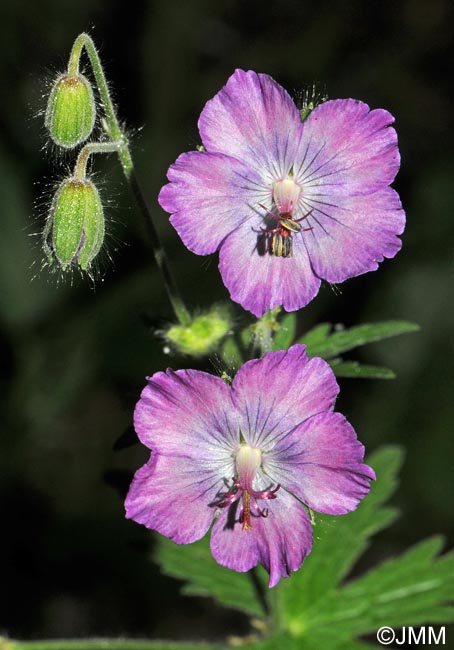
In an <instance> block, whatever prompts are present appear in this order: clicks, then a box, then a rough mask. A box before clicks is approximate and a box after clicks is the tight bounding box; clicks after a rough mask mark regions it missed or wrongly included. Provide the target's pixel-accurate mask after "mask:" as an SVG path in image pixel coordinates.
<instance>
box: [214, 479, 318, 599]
mask: <svg viewBox="0 0 454 650" xmlns="http://www.w3.org/2000/svg"><path fill="white" fill-rule="evenodd" d="M259 505H263V504H262V502H260V504H259ZM237 507H238V502H237V503H234V504H233V505H232V506H230V508H229V509H228V511H227V510H224V511H223V512H221V514H220V515H219V518H218V519H217V520H216V523H215V524H214V526H213V531H212V534H211V553H212V554H213V557H214V559H215V560H216V562H218V563H219V564H221V565H222V566H226V567H228V568H229V569H234V570H235V571H240V572H244V571H249V569H252V567H254V566H256V565H257V564H262V565H263V566H264V567H265V569H266V570H267V571H268V572H269V574H270V582H269V586H270V587H274V586H275V585H276V584H277V583H278V582H279V580H280V579H281V578H287V577H288V576H289V575H290V573H291V572H292V571H297V570H298V569H299V568H300V566H301V564H302V563H303V561H304V559H305V557H306V556H307V555H308V554H309V553H310V551H311V548H312V526H311V523H310V521H309V517H308V516H307V514H306V511H305V510H304V508H303V506H302V505H301V504H300V503H298V501H297V500H296V499H295V498H294V497H292V496H291V495H289V494H287V493H286V492H285V491H284V490H281V491H279V493H278V498H277V499H276V500H275V501H267V502H266V507H267V508H268V511H269V514H268V517H256V516H253V517H252V530H245V531H243V530H242V525H241V524H240V523H239V522H238V521H237V519H238V517H236V514H235V513H236V510H237ZM235 519H236V521H235Z"/></svg>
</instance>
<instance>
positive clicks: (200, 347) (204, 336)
mask: <svg viewBox="0 0 454 650" xmlns="http://www.w3.org/2000/svg"><path fill="white" fill-rule="evenodd" d="M231 326H232V323H231V320H230V318H229V315H228V312H227V310H225V309H219V308H217V309H216V308H215V309H212V310H211V311H210V312H208V313H206V314H200V315H199V316H195V317H194V318H193V319H192V321H191V323H190V324H189V325H172V326H171V327H170V328H169V329H168V330H167V332H166V338H167V340H168V341H169V342H170V343H171V344H172V346H173V347H174V348H176V349H177V350H178V351H179V352H182V353H183V354H190V355H192V356H195V357H199V356H202V355H204V354H209V353H210V352H211V351H212V350H213V349H214V348H215V347H216V346H217V344H218V343H219V342H220V341H221V339H222V338H223V337H224V336H225V335H226V334H227V333H228V332H229V330H230V328H231Z"/></svg>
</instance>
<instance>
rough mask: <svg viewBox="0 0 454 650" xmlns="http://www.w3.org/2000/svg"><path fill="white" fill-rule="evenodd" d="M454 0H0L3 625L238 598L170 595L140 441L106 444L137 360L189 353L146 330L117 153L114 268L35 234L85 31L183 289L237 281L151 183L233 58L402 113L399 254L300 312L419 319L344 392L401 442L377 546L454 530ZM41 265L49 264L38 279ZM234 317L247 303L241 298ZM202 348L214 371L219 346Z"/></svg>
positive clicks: (78, 625)
mask: <svg viewBox="0 0 454 650" xmlns="http://www.w3.org/2000/svg"><path fill="white" fill-rule="evenodd" d="M450 5H451V3H450V1H449V0H431V1H430V2H427V1H426V0H413V1H412V0H407V1H401V2H399V1H398V2H396V1H395V0H394V1H392V2H391V1H384V2H380V3H373V2H361V1H360V0H356V1H355V0H346V1H345V2H337V3H336V2H328V1H326V0H317V2H309V1H307V0H304V1H300V2H298V1H297V0H293V1H291V0H281V1H280V2H265V1H264V0H261V1H260V2H259V1H256V0H253V1H250V2H246V1H244V2H240V1H236V2H235V1H234V0H230V1H228V0H218V1H217V2H214V1H213V0H206V1H205V0H197V1H193V2H185V1H184V0H175V1H173V2H156V1H151V2H144V1H140V0H134V2H120V1H117V2H107V1H105V0H77V2H68V1H67V0H65V1H62V0H40V2H36V3H31V2H27V1H26V0H16V2H3V3H2V5H1V9H0V43H1V51H2V56H1V63H0V66H1V68H0V71H1V78H0V89H1V97H2V101H1V102H0V128H1V133H2V141H1V144H0V218H1V227H0V233H1V236H0V346H1V347H0V351H1V363H0V382H1V386H0V402H1V408H2V423H1V424H2V426H1V440H0V445H1V447H0V472H1V475H0V482H1V485H0V489H1V506H0V517H1V519H0V520H1V537H0V546H1V547H2V548H1V551H2V552H1V556H0V557H1V566H0V575H1V587H0V598H1V599H2V600H3V602H2V603H0V633H1V632H8V633H9V634H10V635H11V636H12V637H22V638H40V637H45V636H49V637H53V636H83V635H117V634H128V635H130V636H140V635H144V636H151V635H152V636H161V637H166V636H172V637H176V636H185V635H186V636H192V637H205V638H209V637H215V636H216V635H218V634H224V633H225V631H226V630H229V632H241V631H244V629H246V627H245V622H244V621H243V619H242V618H241V617H240V616H239V615H233V614H232V615H230V614H229V613H226V614H225V613H223V612H222V611H221V609H220V608H216V607H215V606H214V605H213V604H212V603H210V602H205V601H202V600H189V599H187V600H184V599H181V598H179V597H178V595H177V594H178V583H177V582H176V581H172V580H170V579H167V578H164V577H161V576H160V575H159V571H158V569H157V567H156V566H155V565H154V564H153V563H152V562H151V561H150V552H151V547H152V536H151V535H150V533H149V532H147V531H146V530H145V529H143V528H141V527H140V526H138V525H136V524H134V523H132V522H129V521H126V520H125V519H124V514H123V502H122V501H123V497H122V495H123V494H124V490H125V489H126V487H127V485H128V482H129V480H130V477H131V475H132V472H133V471H134V470H135V469H136V468H137V467H139V465H141V464H142V462H143V461H144V460H145V458H146V457H147V452H146V451H145V450H143V449H141V448H140V447H139V446H138V445H135V446H132V447H130V448H128V449H124V450H121V451H115V450H114V449H113V446H114V444H115V441H116V440H117V439H118V438H119V437H120V436H121V434H123V433H124V431H125V430H126V429H127V428H128V427H129V426H130V424H131V414H132V409H133V406H134V404H135V401H136V400H137V398H138V395H139V392H140V390H141V388H142V386H143V384H144V376H145V375H146V374H151V373H153V372H154V371H156V370H158V369H162V368H164V367H166V365H170V364H171V365H172V366H173V367H175V368H176V367H187V366H194V362H193V361H191V360H188V359H178V358H172V359H169V358H168V357H166V356H165V355H164V354H163V351H162V348H163V343H162V341H161V340H160V339H159V338H158V337H157V336H156V335H155V333H154V332H155V330H156V329H159V328H162V327H164V326H165V324H166V323H168V322H169V321H170V320H171V318H172V313H171V311H170V307H169V305H168V302H167V299H166V295H165V292H164V289H163V286H162V283H161V281H160V277H159V275H158V273H157V271H156V267H155V265H154V262H153V259H152V257H151V255H150V252H149V250H148V249H147V247H146V245H145V244H143V232H142V224H141V222H140V218H139V217H138V215H137V213H136V212H135V210H134V207H133V203H132V201H131V197H130V195H129V192H128V190H127V188H126V187H125V184H124V182H123V180H122V176H121V172H120V171H119V165H118V163H117V161H116V159H115V158H114V157H110V158H109V159H107V158H105V159H103V160H101V159H100V158H98V159H97V160H96V163H95V165H94V168H95V170H96V174H97V177H96V178H97V182H98V184H99V185H100V187H101V190H102V192H103V197H104V200H105V206H106V213H107V214H108V218H109V237H108V252H109V254H110V255H111V257H112V258H113V261H112V262H110V261H109V260H108V259H107V256H104V257H105V260H104V262H102V264H101V266H102V274H101V275H103V278H102V279H99V280H98V281H97V282H96V284H95V287H94V289H93V287H92V286H91V285H90V283H89V282H88V281H80V280H79V279H78V278H77V277H76V276H74V277H73V279H72V281H71V280H66V281H61V279H60V280H59V279H58V277H57V276H56V275H53V276H52V275H50V274H49V273H48V271H46V270H44V271H43V272H40V267H41V260H42V254H41V251H40V246H39V237H37V236H36V233H39V231H40V230H41V229H42V226H43V223H44V219H45V216H46V205H47V203H46V202H47V201H48V199H49V196H50V194H51V193H52V187H54V183H55V182H56V181H58V179H59V178H61V177H62V174H63V175H64V174H65V173H66V170H67V169H68V165H69V164H70V162H71V160H72V158H71V156H69V155H66V156H61V155H59V156H58V155H57V154H56V152H55V150H54V149H53V148H52V147H49V146H47V147H46V146H45V145H46V138H45V133H44V128H43V119H42V114H40V111H41V112H42V110H43V108H44V107H45V99H44V98H43V97H44V96H45V95H46V93H47V92H48V90H49V83H50V81H51V80H52V79H53V78H54V76H55V75H56V74H57V73H58V72H60V71H61V70H63V68H64V66H65V64H66V60H67V56H68V54H69V51H70V47H71V45H72V42H73V40H74V39H75V37H76V36H77V34H78V33H79V32H81V31H83V30H89V31H90V33H91V35H92V36H93V37H94V39H95V41H96V43H97V45H98V47H99V48H100V52H101V56H102V59H103V61H104V65H105V71H106V74H107V77H108V79H109V80H110V81H111V84H112V88H113V91H114V95H115V99H116V101H117V104H118V106H119V114H120V116H121V118H122V119H124V120H125V121H126V122H127V124H128V126H129V127H130V128H131V130H132V131H131V134H132V146H133V154H134V158H135V161H136V166H137V170H138V173H139V176H140V177H141V180H142V183H143V186H144V188H145V193H146V196H147V199H148V201H149V204H150V206H151V209H152V211H153V214H154V216H155V218H156V222H157V223H158V227H159V230H160V233H161V234H162V237H163V239H164V241H165V243H166V245H167V248H168V251H169V254H170V257H171V261H172V265H173V268H174V271H175V275H176V277H177V279H178V282H179V284H180V287H181V291H182V292H183V294H184V296H185V298H186V300H187V302H188V304H189V305H190V306H191V308H196V307H206V306H209V305H210V304H211V302H212V301H213V300H216V301H219V300H226V299H227V292H226V290H225V289H224V287H223V285H222V282H221V280H220V277H219V273H218V271H217V260H216V257H215V256H213V258H211V259H210V261H209V263H208V264H207V258H201V257H197V256H194V255H192V254H191V253H189V252H188V251H187V250H186V249H185V248H184V247H183V245H182V243H181V242H180V240H179V239H178V237H177V236H176V234H175V232H174V231H173V229H172V228H171V227H170V226H169V224H168V220H167V216H166V215H165V214H164V213H163V212H162V211H161V210H160V208H159V206H158V204H157V202H156V197H157V193H158V191H159V188H160V187H161V185H162V184H163V182H164V179H165V173H166V170H167V167H168V165H169V164H170V163H171V162H173V160H174V159H175V158H176V156H177V155H178V154H179V153H181V152H182V151H186V150H188V149H193V148H194V147H195V145H196V144H197V143H198V134H197V128H196V123H197V118H198V115H199V113H200V111H201V109H202V107H203V105H204V103H205V101H206V100H207V99H209V98H211V97H212V96H213V95H214V94H215V93H216V92H217V91H218V90H219V89H220V88H221V86H222V85H223V84H224V83H225V81H226V80H227V78H228V76H229V75H230V74H231V73H232V71H233V69H234V68H235V67H238V66H239V67H243V68H246V69H248V68H252V69H254V70H256V71H259V72H266V73H268V74H270V75H272V76H273V77H274V78H275V79H276V80H277V81H279V82H280V83H281V84H282V85H284V86H285V87H286V88H288V89H289V90H290V91H291V92H293V91H296V90H299V89H301V88H304V87H305V86H306V85H308V84H309V85H310V84H312V82H313V81H317V82H320V83H321V86H320V88H321V90H323V89H324V88H326V91H327V93H328V94H329V96H330V97H331V98H337V97H354V98H358V99H362V100H363V101H366V102H368V103H369V104H370V105H371V106H372V107H374V108H377V107H383V108H387V109H388V110H390V111H391V112H392V113H393V114H394V115H395V116H396V120H397V121H396V128H397V130H398V133H399V138H400V147H401V152H402V170H401V172H400V173H399V175H398V178H397V181H396V183H395V187H396V189H397V190H398V191H399V192H400V194H401V197H402V201H403V204H404V207H405V208H406V211H407V216H408V226H407V230H406V232H405V235H404V246H403V250H402V252H401V253H400V254H399V255H398V256H397V258H396V259H394V260H391V261H387V262H385V263H384V264H382V266H381V267H380V270H379V271H378V272H376V273H372V274H368V275H365V276H362V277H359V278H356V279H353V280H350V281H348V282H347V283H345V284H344V285H342V286H341V289H342V294H341V295H335V294H334V293H333V292H332V291H331V290H330V288H329V287H328V286H325V287H324V288H322V290H321V292H320V294H319V296H318V298H317V299H315V300H314V301H313V302H312V303H311V304H310V305H309V306H308V307H307V308H306V309H304V310H303V311H301V312H300V314H299V325H300V329H301V332H302V331H304V329H307V328H309V327H310V326H311V325H312V324H314V323H316V322H320V321H326V320H329V321H331V322H335V323H337V322H342V323H345V324H346V325H352V324H357V323H359V322H363V321H372V320H383V319H391V318H402V319H407V320H412V321H415V322H417V323H419V324H420V325H421V328H422V330H421V333H420V334H412V335H409V336H407V337H403V338H401V339H395V340H392V341H388V342H383V343H381V344H376V345H375V346H372V347H370V348H365V349H364V350H362V351H360V353H359V354H358V355H357V356H356V357H355V358H358V359H361V360H364V361H367V362H369V363H377V364H380V365H387V366H390V367H392V368H393V369H394V370H395V371H396V372H397V374H398V378H397V379H396V380H395V381H394V382H380V381H370V382H367V381H364V382H360V381H358V380H343V381H342V382H341V387H342V396H341V399H340V402H339V409H340V410H342V411H343V412H344V413H345V414H346V415H347V416H348V417H349V419H350V420H351V421H352V423H353V424H354V425H355V428H356V429H357V431H358V434H359V436H360V438H361V440H362V441H363V442H364V443H365V444H366V446H367V448H368V449H369V450H373V449H375V448H377V447H378V446H380V445H382V444H384V443H400V444H402V445H404V446H405V448H406V450H407V459H406V464H405V467H404V470H403V474H402V486H401V488H400V490H399V492H398V496H397V498H396V502H397V504H398V505H399V506H400V507H401V509H402V517H401V519H400V521H399V522H398V523H397V524H395V525H394V526H393V527H392V528H391V529H390V530H389V531H387V532H386V533H384V534H382V535H380V536H379V537H378V538H377V541H376V543H375V545H374V547H373V549H372V550H371V551H370V552H369V555H368V561H369V562H372V561H375V560H377V559H380V558H381V557H383V556H386V555H389V554H391V553H394V552H397V551H399V550H401V549H403V548H405V547H406V546H408V545H409V544H411V543H414V542H416V541H418V540H420V539H421V538H422V537H424V536H427V535H430V534H433V533H438V532H441V533H444V534H446V535H447V536H448V538H449V537H450V538H451V539H452V535H453V532H454V530H453V529H454V517H453V509H452V483H451V477H452V463H453V427H452V422H453V417H452V396H453V394H454V373H453V371H452V364H453V361H454V359H453V345H452V331H453V325H454V311H453V309H452V306H451V304H452V282H453V273H452V271H453V266H454V255H453V246H452V242H453V241H454V219H453V214H454V205H453V203H454V200H453V190H452V178H453V167H454V165H453V157H452V146H451V145H452V133H453V124H452V105H451V106H450V105H449V98H448V91H449V89H450V85H451V82H452V70H451V66H450V63H451V61H450V57H451V56H452V42H450V36H451V25H450V17H449V14H448V12H449V9H450ZM35 276H37V277H35ZM235 313H236V317H237V320H238V321H239V322H244V323H247V322H248V316H247V315H246V314H245V313H244V312H242V310H241V309H240V308H239V307H238V308H237V309H236V312H235ZM200 367H206V368H208V369H210V367H211V366H210V363H209V362H207V363H206V364H205V366H204V365H203V364H201V366H200Z"/></svg>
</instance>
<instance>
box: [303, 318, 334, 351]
mask: <svg viewBox="0 0 454 650" xmlns="http://www.w3.org/2000/svg"><path fill="white" fill-rule="evenodd" d="M330 331H331V323H321V324H320V325H316V327H314V328H312V329H311V330H309V331H308V332H306V334H305V335H304V336H303V337H302V338H300V340H299V341H298V343H304V344H305V345H306V346H307V352H308V354H310V355H311V356H314V355H313V354H312V349H317V346H319V345H321V344H322V343H324V342H325V341H326V339H327V338H328V336H329V333H330Z"/></svg>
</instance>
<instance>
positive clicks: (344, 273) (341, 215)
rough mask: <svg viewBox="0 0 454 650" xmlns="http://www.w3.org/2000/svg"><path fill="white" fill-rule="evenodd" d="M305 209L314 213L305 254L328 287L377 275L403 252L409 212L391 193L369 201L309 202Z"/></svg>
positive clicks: (341, 198)
mask: <svg viewBox="0 0 454 650" xmlns="http://www.w3.org/2000/svg"><path fill="white" fill-rule="evenodd" d="M305 206H307V208H308V209H311V208H312V209H313V212H312V215H311V217H309V219H310V220H311V226H312V227H313V230H312V231H311V232H310V233H308V234H307V237H306V238H305V240H304V241H305V243H306V248H307V251H308V254H309V257H310V260H311V263H312V266H313V268H314V271H315V272H316V273H317V275H318V276H319V277H320V278H323V279H324V280H328V282H343V281H344V280H346V279H347V278H352V277H354V276H356V275H360V274H361V273H366V272H367V271H375V270H376V269H377V268H378V264H379V262H382V261H383V259H384V258H385V257H388V258H391V257H394V255H396V254H397V253H398V252H399V250H400V248H401V246H402V242H401V240H400V239H399V237H398V235H400V234H401V233H402V232H403V230H404V227H405V212H404V211H403V210H402V205H401V202H400V199H399V195H398V194H397V192H395V191H394V190H393V189H391V188H390V187H387V188H385V189H383V190H379V191H378V192H374V193H373V194H368V195H367V196H336V197H332V198H331V199H323V200H322V199H316V198H314V199H312V198H308V199H307V202H306V203H305Z"/></svg>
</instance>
